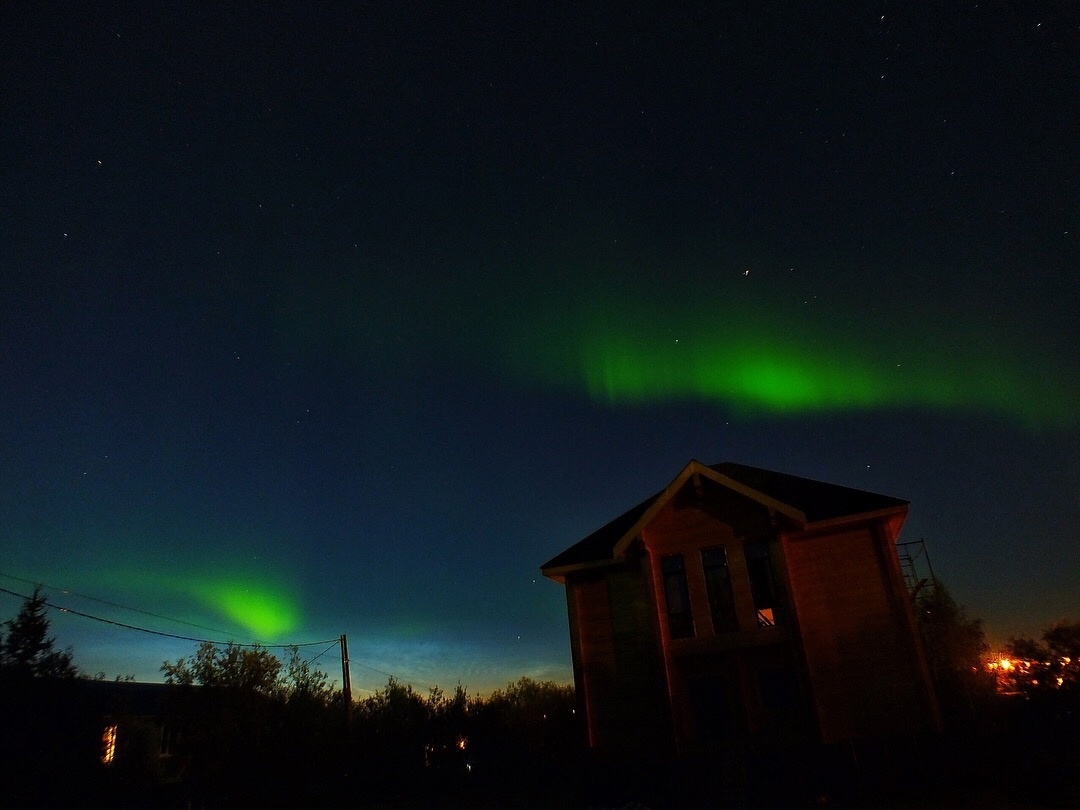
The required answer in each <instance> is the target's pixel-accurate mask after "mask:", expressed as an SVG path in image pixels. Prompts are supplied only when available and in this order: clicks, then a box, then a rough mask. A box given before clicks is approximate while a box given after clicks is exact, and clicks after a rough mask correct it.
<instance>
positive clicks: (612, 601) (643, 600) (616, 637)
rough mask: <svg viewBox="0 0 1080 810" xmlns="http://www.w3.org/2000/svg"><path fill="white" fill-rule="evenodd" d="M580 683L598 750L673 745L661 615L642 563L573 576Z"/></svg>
mask: <svg viewBox="0 0 1080 810" xmlns="http://www.w3.org/2000/svg"><path fill="white" fill-rule="evenodd" d="M566 589H567V602H568V606H569V609H570V642H571V650H572V654H573V658H574V680H575V683H576V685H577V690H578V694H579V701H580V702H581V703H582V704H583V705H582V707H581V708H582V710H583V711H584V712H585V717H586V720H587V724H588V741H589V745H590V747H593V748H599V749H604V750H607V751H611V752H617V751H620V750H627V749H632V750H634V751H638V752H641V751H651V752H656V751H663V750H667V749H669V748H670V741H671V719H670V713H669V711H668V699H667V691H666V688H665V685H664V676H663V662H662V657H661V653H660V647H659V639H658V636H657V632H656V626H657V625H656V612H655V609H654V606H653V604H652V601H651V587H650V584H649V582H648V579H647V575H646V569H645V567H644V563H643V561H642V560H640V559H638V560H632V561H630V563H629V564H627V565H626V566H622V567H618V568H616V569H613V570H606V571H603V572H595V573H590V574H586V575H580V574H579V575H575V576H571V577H567V581H566Z"/></svg>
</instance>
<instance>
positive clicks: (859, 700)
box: [783, 524, 932, 742]
mask: <svg viewBox="0 0 1080 810" xmlns="http://www.w3.org/2000/svg"><path fill="white" fill-rule="evenodd" d="M891 539H892V538H891V537H890V535H889V534H887V533H886V532H885V531H883V529H882V527H881V525H880V524H867V525H864V526H862V527H860V528H854V529H853V528H848V529H845V530H839V531H835V532H832V533H826V534H817V535H813V536H808V535H803V534H797V535H790V536H787V537H785V538H784V541H783V548H784V557H785V561H786V568H787V575H788V579H789V587H790V589H791V595H792V599H793V601H794V606H795V611H796V613H797V615H798V617H799V628H800V632H801V636H802V642H803V650H804V654H805V658H806V665H807V669H808V671H809V674H810V680H811V683H812V687H813V692H814V699H815V705H816V709H817V715H818V722H819V726H820V729H821V735H822V738H823V740H824V741H825V742H834V741H839V740H846V739H853V738H860V737H881V736H886V735H890V734H898V733H911V732H914V731H917V730H919V729H920V728H924V727H927V726H929V725H930V724H931V714H932V712H931V710H930V708H929V707H928V705H927V704H928V697H929V696H928V692H927V689H928V685H927V684H926V683H925V681H923V680H922V673H921V668H920V659H919V655H918V650H917V647H916V644H917V642H916V641H915V639H914V636H913V634H912V632H911V628H910V626H909V624H908V622H907V621H906V617H905V615H904V613H905V611H906V610H908V609H909V608H908V607H907V604H906V602H902V601H900V600H902V599H906V593H903V594H900V593H898V592H897V582H895V581H894V580H895V579H896V578H897V577H898V576H899V569H897V570H896V571H895V572H893V571H892V570H891V569H892V568H893V567H895V550H894V549H893V547H892V543H891ZM901 585H902V583H901ZM901 590H902V587H901Z"/></svg>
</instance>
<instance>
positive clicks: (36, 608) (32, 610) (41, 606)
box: [0, 585, 79, 678]
mask: <svg viewBox="0 0 1080 810" xmlns="http://www.w3.org/2000/svg"><path fill="white" fill-rule="evenodd" d="M48 607H49V604H48V602H46V601H45V597H44V595H42V593H41V586H40V585H38V586H37V587H35V588H34V593H33V595H32V596H28V597H27V598H26V600H25V601H24V602H23V604H22V607H21V608H19V613H18V615H17V616H15V618H14V619H9V620H8V621H6V622H4V627H5V628H6V631H7V632H6V633H5V635H4V641H3V644H2V645H0V650H2V657H0V664H2V666H3V669H4V670H5V671H6V672H7V673H9V674H10V675H12V676H13V677H16V678H19V677H24V678H26V677H29V678H74V677H75V676H76V675H78V674H79V671H78V669H77V668H76V667H75V664H74V662H73V656H72V653H71V650H70V649H68V650H58V649H56V639H54V638H53V637H52V636H50V635H49V617H48Z"/></svg>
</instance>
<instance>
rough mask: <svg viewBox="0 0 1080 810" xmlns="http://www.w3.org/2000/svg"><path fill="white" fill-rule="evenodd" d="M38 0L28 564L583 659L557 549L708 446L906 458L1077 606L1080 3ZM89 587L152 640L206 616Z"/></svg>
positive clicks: (477, 646) (1070, 609) (376, 636)
mask: <svg viewBox="0 0 1080 810" xmlns="http://www.w3.org/2000/svg"><path fill="white" fill-rule="evenodd" d="M40 5H42V4H37V3H6V4H3V10H2V11H0V31H2V33H0V138H2V141H0V146H2V153H0V154H2V164H0V282H2V284H0V291H2V299H0V301H2V310H0V426H2V429H3V440H2V443H0V573H2V574H3V576H2V577H0V587H3V588H6V589H8V590H12V591H15V592H18V593H28V592H29V591H30V590H31V589H32V587H33V585H32V584H30V583H34V582H43V583H45V584H46V585H48V586H49V588H48V589H47V591H46V593H47V595H48V597H49V598H50V600H52V601H53V602H55V603H57V604H60V605H64V606H66V607H70V608H74V609H76V610H79V611H82V612H85V613H89V614H92V615H95V616H99V617H102V618H106V619H109V620H110V621H115V622H121V623H125V624H130V625H134V626H138V627H145V628H148V629H153V630H158V631H161V632H166V633H172V634H177V635H183V636H191V637H194V638H211V639H215V640H218V639H229V638H232V639H235V640H238V641H245V642H246V641H252V640H258V641H262V642H266V643H270V644H285V643H290V642H307V641H320V640H324V639H327V640H330V639H335V638H337V637H338V636H339V635H340V634H342V633H347V634H348V637H349V644H350V649H351V653H352V659H353V679H354V685H355V687H356V690H357V692H358V693H359V694H364V691H365V690H370V689H376V688H379V687H380V686H382V685H383V684H385V682H386V676H387V674H393V675H395V676H397V677H398V678H400V679H401V680H404V681H408V682H411V683H413V684H414V685H415V686H416V687H417V688H419V689H422V690H426V689H427V688H428V687H429V686H430V685H432V684H436V683H437V684H439V685H441V686H443V687H444V688H453V686H454V685H455V684H456V683H458V682H460V683H462V684H463V685H465V686H467V687H468V688H469V689H470V691H471V692H477V691H480V692H484V691H487V690H490V689H491V688H493V687H497V686H500V685H503V684H505V683H506V682H507V681H509V680H512V679H517V678H518V677H520V676H522V675H528V676H531V677H534V678H544V679H547V678H551V679H555V680H558V681H569V680H571V678H572V675H571V664H570V653H569V642H568V632H567V620H566V609H565V601H564V595H563V590H562V588H561V587H560V586H559V585H557V584H555V583H553V582H550V581H548V580H546V579H544V578H543V577H542V576H541V575H540V573H539V566H540V565H541V563H543V562H545V561H546V560H547V559H549V558H551V557H553V556H554V555H555V554H557V553H558V552H560V551H562V550H563V549H565V548H566V547H568V546H570V545H571V544H573V543H574V542H576V541H577V540H579V539H581V538H582V537H583V536H585V535H587V534H589V533H590V532H592V531H593V530H594V529H596V528H598V527H599V526H600V525H602V524H604V523H606V522H607V521H608V520H610V519H611V518H613V517H615V516H617V515H619V514H621V513H622V512H623V511H625V510H627V509H628V508H630V507H631V506H633V505H635V504H636V503H638V502H639V501H640V500H642V499H643V498H645V497H647V496H649V495H651V494H652V493H654V492H656V491H657V490H659V489H662V488H663V487H664V486H666V485H667V483H668V482H669V481H670V480H671V479H672V478H673V477H674V476H675V475H676V474H677V473H678V472H679V471H680V470H681V469H682V467H683V466H684V465H685V464H686V463H687V462H688V461H690V460H691V459H693V458H696V459H698V460H700V461H702V462H705V463H716V462H719V461H736V462H741V463H745V464H751V465H756V466H761V467H766V468H770V469H775V470H780V471H783V472H789V473H793V474H796V475H803V476H807V477H811V478H819V479H822V480H826V481H831V482H834V483H838V484H844V485H848V486H854V487H859V488H863V489H869V490H872V491H877V492H881V493H884V494H888V495H893V496H897V497H902V498H906V499H909V500H910V501H911V502H912V507H911V513H910V517H909V519H908V522H907V524H906V526H905V529H904V532H903V534H902V537H901V539H902V540H918V539H920V538H923V539H925V540H926V542H927V545H928V548H929V552H930V560H931V562H932V564H933V569H934V572H935V573H936V574H937V575H938V576H939V577H940V578H941V579H943V580H944V581H945V582H946V584H947V585H948V586H949V587H950V589H951V590H952V592H953V594H954V596H955V597H956V598H957V600H958V601H960V602H961V603H963V604H964V605H966V606H967V607H968V609H969V612H970V613H971V614H972V615H975V616H980V617H982V618H983V619H984V620H985V622H986V628H987V631H988V635H989V637H990V639H991V640H992V641H994V642H995V643H1000V642H1002V641H1003V640H1004V639H1006V638H1007V637H1009V636H1012V635H1017V634H1021V633H1026V634H1037V633H1038V632H1040V631H1041V630H1042V629H1043V628H1044V627H1046V626H1047V625H1048V624H1049V623H1051V622H1052V621H1054V620H1056V619H1059V618H1065V617H1070V618H1073V619H1077V618H1080V536H1078V529H1077V527H1078V526H1080V412H1078V407H1077V406H1078V403H1080V318H1078V314H1077V313H1078V312H1080V280H1078V272H1080V250H1078V247H1077V246H1078V244H1080V150H1078V148H1077V144H1078V143H1080V90H1078V88H1080V12H1077V11H1076V9H1075V5H1074V4H1073V3H1070V2H1066V1H1065V0H1060V2H1034V1H1032V2H1023V3H1006V2H990V3H985V2H980V3H963V4H961V3H941V4H938V3H930V4H925V3H918V4H916V3H909V4H901V3H894V2H874V3H867V2H852V3H829V2H825V3H808V4H801V3H776V4H771V3H768V2H753V3H747V4H745V5H744V4H741V3H712V2H710V3H690V4H668V3H663V4H658V5H656V6H655V7H654V6H652V5H650V4H644V3H635V4H612V5H610V6H608V5H605V4H599V3H572V4H567V5H566V6H565V7H560V6H559V4H548V3H529V4H523V5H524V6H525V9H526V10H523V9H515V8H512V7H509V6H512V5H514V4H505V3H489V4H454V3H450V4H432V5H430V6H429V5H426V4H420V3H383V4H363V5H361V4H353V3H342V4H314V6H313V5H312V4H310V3H302V4H301V3H296V4H293V5H292V8H291V9H287V8H285V6H284V4H280V3H264V4H258V5H256V4H250V5H248V4H245V3H233V4H228V5H229V7H228V8H222V7H219V6H224V5H225V4H219V3H206V4H194V3H191V4H189V3H183V4H177V3H169V4H164V3H132V4H130V5H129V6H127V7H124V6H122V5H114V4H58V9H59V10H58V11H57V13H56V15H55V16H51V13H50V12H47V11H43V10H42V9H41V8H40V7H39V6H40ZM324 5H325V6H328V7H329V6H331V5H333V6H336V10H334V9H332V8H324V7H323V6H324ZM465 5H468V6H471V8H470V9H469V10H462V8H461V6H465ZM670 5H680V6H681V8H682V10H681V11H672V10H671V9H670V8H669V6H670ZM938 6H947V7H948V8H946V9H941V8H937V7H938ZM537 7H544V8H537ZM64 589H66V590H67V591H70V592H72V593H68V594H65V593H64V592H63V591H64ZM89 597H92V598H89ZM19 604H20V600H19V599H18V598H17V597H14V596H10V595H7V594H0V618H9V617H11V616H13V615H14V614H15V612H16V611H17V610H18V606H19ZM138 611H142V612H138ZM51 618H52V622H53V629H54V631H55V634H56V636H57V641H58V644H59V645H60V646H63V647H66V646H68V645H71V646H72V647H73V648H74V652H75V662H76V664H77V665H78V666H79V667H80V668H81V669H83V670H84V671H87V672H90V673H93V672H97V671H99V670H101V671H104V672H105V673H106V675H107V676H108V677H110V678H112V677H114V676H116V675H125V674H133V675H135V676H136V677H137V678H139V679H140V680H160V678H161V675H160V674H159V672H158V668H159V666H160V664H161V662H162V661H163V660H165V659H170V660H174V659H176V658H178V657H180V656H184V655H189V654H191V653H192V652H194V649H195V647H196V645H195V644H194V643H191V642H186V641H181V640H176V639H169V638H166V637H164V636H155V635H150V634H146V633H140V632H137V631H134V630H128V629H123V628H119V627H117V626H115V625H109V624H104V623H102V622H96V621H93V620H90V619H86V618H83V617H79V616H75V615H72V614H62V613H57V612H55V611H54V612H53V613H52V614H51ZM325 646H328V645H325ZM325 646H316V647H310V648H305V656H306V657H307V658H314V657H315V656H316V655H317V654H318V653H319V652H320V651H323V650H324V649H325ZM317 661H318V663H319V664H320V665H323V664H325V665H326V666H327V669H328V670H329V671H330V672H331V673H335V674H337V673H338V671H337V670H336V669H335V667H336V666H337V663H336V662H337V651H336V650H330V651H328V652H325V654H324V655H323V657H322V658H319V659H317Z"/></svg>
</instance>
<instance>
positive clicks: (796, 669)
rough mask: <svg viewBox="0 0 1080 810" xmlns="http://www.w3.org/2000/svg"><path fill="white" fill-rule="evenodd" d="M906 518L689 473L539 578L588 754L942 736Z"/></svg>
mask: <svg viewBox="0 0 1080 810" xmlns="http://www.w3.org/2000/svg"><path fill="white" fill-rule="evenodd" d="M907 511H908V503H907V502H906V501H903V500H900V499H897V498H892V497H888V496H885V495H877V494H874V493H870V492H864V491H861V490H857V489H851V488H848V487H841V486H836V485H833V484H827V483H823V482H820V481H812V480H808V479H805V478H799V477H796V476H793V475H786V474H783V473H777V472H771V471H768V470H762V469H757V468H754V467H748V466H744V465H741V464H732V463H723V464H716V465H713V466H706V465H704V464H701V463H699V462H696V461H692V462H691V463H690V464H689V465H688V466H687V467H686V468H685V469H684V470H683V471H682V472H680V473H679V475H678V476H676V478H675V480H674V481H672V482H671V483H670V484H669V485H668V486H667V488H665V489H664V490H662V491H661V492H659V493H657V494H656V495H653V496H652V497H651V498H648V499H647V500H645V501H643V502H642V503H640V504H638V505H637V506H635V507H634V508H633V509H631V510H630V511H628V512H626V513H625V514H623V515H620V516H619V517H617V518H615V519H614V520H612V521H611V522H610V523H608V524H607V525H606V526H603V527H601V528H600V529H598V530H597V531H595V532H593V533H592V534H590V535H589V536H588V537H586V538H584V539H583V540H581V541H580V542H579V543H577V544H576V545H574V546H572V547H570V548H569V549H567V550H566V551H564V552H563V553H561V554H559V555H558V556H556V557H555V558H554V559H552V560H550V561H549V562H547V563H545V564H544V565H543V566H542V567H541V570H542V572H543V573H544V575H545V576H548V577H550V578H551V579H554V580H556V581H557V582H561V583H563V584H564V585H565V586H566V603H567V610H568V612H569V622H570V645H571V651H572V655H573V666H574V680H575V683H576V687H577V693H578V696H579V701H580V703H581V708H582V709H583V711H584V713H585V718H586V722H587V730H588V742H589V745H590V747H592V748H594V749H599V750H606V751H619V750H625V749H631V748H632V749H634V750H638V751H642V750H656V751H668V752H678V753H690V752H694V751H699V750H702V749H703V748H707V747H709V746H710V745H713V744H717V743H723V742H724V741H727V740H731V739H760V740H768V739H777V738H781V739H783V738H791V737H795V738H799V739H808V740H812V741H816V742H822V743H836V742H841V741H846V740H858V739H867V738H870V739H881V738H886V737H889V736H894V735H907V734H912V733H915V732H917V731H920V730H922V729H927V728H935V727H937V726H939V723H940V721H939V719H938V714H937V707H936V703H935V699H934V695H933V691H932V687H931V685H930V679H929V676H928V672H927V669H926V665H925V661H924V658H923V656H922V652H921V649H920V646H919V641H918V637H917V633H916V629H915V622H914V616H913V613H912V607H911V601H910V599H909V596H908V592H907V589H906V588H905V584H904V578H903V575H902V572H901V569H900V563H899V561H898V558H897V553H896V549H895V543H896V539H897V536H898V534H899V532H900V527H901V525H902V524H903V522H904V520H905V518H906V516H907Z"/></svg>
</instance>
